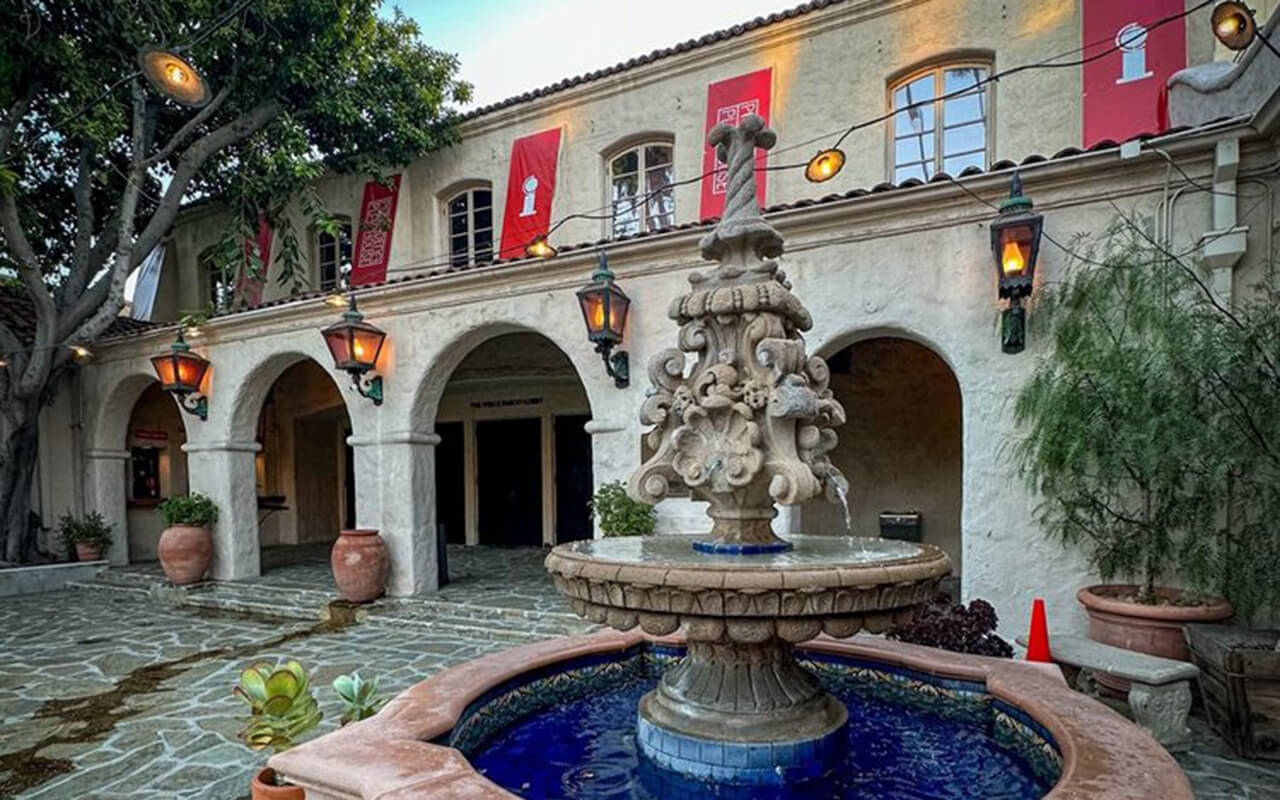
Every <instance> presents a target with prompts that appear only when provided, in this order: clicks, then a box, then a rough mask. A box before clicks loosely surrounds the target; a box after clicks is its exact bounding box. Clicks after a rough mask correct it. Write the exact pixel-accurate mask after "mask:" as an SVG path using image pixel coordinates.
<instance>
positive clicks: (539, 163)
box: [498, 128, 560, 258]
mask: <svg viewBox="0 0 1280 800" xmlns="http://www.w3.org/2000/svg"><path fill="white" fill-rule="evenodd" d="M559 158H560V129H559V128H551V129H549V130H545V131H539V132H538V133H532V134H530V135H528V136H521V137H520V138H519V139H516V140H515V142H513V143H512V145H511V168H510V169H509V170H508V172H507V205H506V208H505V209H504V210H503V212H502V246H501V247H500V248H499V250H498V257H499V258H519V257H521V256H523V255H524V248H525V245H527V244H529V242H531V241H533V239H534V237H536V236H539V235H542V234H545V233H546V232H547V228H548V226H549V225H550V224H551V203H552V201H553V200H555V196H556V162H557V161H558V160H559Z"/></svg>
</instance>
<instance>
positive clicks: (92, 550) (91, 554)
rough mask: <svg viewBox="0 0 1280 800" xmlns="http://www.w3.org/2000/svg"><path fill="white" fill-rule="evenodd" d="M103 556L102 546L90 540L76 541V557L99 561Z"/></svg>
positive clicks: (80, 559) (83, 559)
mask: <svg viewBox="0 0 1280 800" xmlns="http://www.w3.org/2000/svg"><path fill="white" fill-rule="evenodd" d="M101 558H102V548H101V547H98V546H97V545H96V544H89V543H88V542H76V559H77V560H79V561H98V560H100V559H101Z"/></svg>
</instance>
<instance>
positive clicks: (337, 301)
mask: <svg viewBox="0 0 1280 800" xmlns="http://www.w3.org/2000/svg"><path fill="white" fill-rule="evenodd" d="M324 301H325V302H326V303H328V304H329V305H331V306H333V307H334V308H346V306H347V298H346V296H345V295H343V294H341V293H335V294H331V295H329V296H328V297H326V298H325V299H324Z"/></svg>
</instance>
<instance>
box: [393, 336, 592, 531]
mask: <svg viewBox="0 0 1280 800" xmlns="http://www.w3.org/2000/svg"><path fill="white" fill-rule="evenodd" d="M416 388H417V392H416V395H415V397H414V401H413V404H412V407H413V412H412V413H413V417H412V422H411V425H412V429H413V430H414V431H416V432H418V433H431V434H433V435H434V436H433V438H434V439H435V440H436V442H437V443H436V445H435V447H434V453H433V455H434V458H435V470H434V478H433V480H434V483H435V490H436V496H437V497H438V498H439V502H438V503H437V505H436V508H435V513H434V515H433V521H434V524H435V525H436V526H437V527H436V530H437V531H438V532H442V533H443V535H444V537H445V539H446V540H447V541H450V542H452V543H454V544H462V543H466V544H501V545H509V546H511V545H516V546H521V545H523V546H537V545H543V544H554V543H558V542H560V541H566V540H569V539H576V538H586V537H589V536H590V535H591V531H592V528H591V524H590V520H589V519H588V517H587V516H586V514H585V508H586V503H587V502H588V500H589V499H590V496H591V493H592V491H593V489H594V464H593V457H592V453H593V448H592V442H591V437H590V435H589V434H588V433H587V429H586V428H587V422H588V421H589V419H590V417H591V409H592V400H591V397H590V390H589V386H588V383H587V381H585V380H584V379H583V374H582V371H581V369H580V368H579V366H578V365H577V364H575V363H574V360H573V358H572V357H571V356H570V352H569V350H568V348H566V347H565V346H564V344H563V343H562V342H558V341H556V337H554V336H552V335H548V334H547V333H545V332H543V331H541V330H537V329H536V328H533V327H530V326H528V325H523V324H518V323H512V322H506V321H497V322H489V323H486V324H483V325H479V326H475V327H473V328H470V329H468V330H466V331H463V332H461V333H460V334H458V335H457V336H456V337H455V338H454V339H452V340H451V341H449V342H448V343H446V344H445V346H444V347H443V348H442V349H441V350H440V352H439V355H438V356H437V357H436V358H435V359H434V361H433V362H432V363H431V365H430V366H429V368H428V369H427V371H426V373H425V375H424V376H423V379H422V380H421V382H420V384H419V385H418V386H417V387H416ZM499 452H501V455H499ZM495 465H499V466H495Z"/></svg>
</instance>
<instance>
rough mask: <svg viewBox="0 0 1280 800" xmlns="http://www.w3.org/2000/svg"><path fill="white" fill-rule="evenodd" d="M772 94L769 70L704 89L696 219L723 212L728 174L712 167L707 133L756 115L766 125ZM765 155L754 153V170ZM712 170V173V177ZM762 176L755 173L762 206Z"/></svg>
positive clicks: (713, 159)
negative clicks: (701, 148)
mask: <svg viewBox="0 0 1280 800" xmlns="http://www.w3.org/2000/svg"><path fill="white" fill-rule="evenodd" d="M772 94H773V67H766V68H765V69H762V70H757V71H755V72H748V73H747V74H746V75H739V76H738V77H736V78H728V79H726V80H723V81H716V82H715V83H712V84H710V85H708V86H707V125H706V129H705V130H704V131H703V132H702V141H703V142H704V145H703V147H704V150H703V154H702V175H703V178H702V205H701V206H700V207H699V211H698V213H699V216H700V217H701V218H702V219H707V218H709V217H718V216H720V214H721V213H722V212H723V211H724V192H725V185H726V184H727V183H728V179H729V173H728V172H727V171H725V170H723V169H719V170H717V169H716V167H718V166H721V165H720V164H717V163H716V149H715V148H714V147H712V146H711V145H708V144H705V142H706V140H707V135H708V134H710V133H711V129H712V128H714V127H715V126H717V125H719V124H721V123H723V124H726V125H737V124H738V121H739V120H740V119H742V118H743V117H745V116H747V115H748V114H758V115H759V116H761V117H763V118H764V121H765V123H766V124H767V123H768V122H769V99H770V96H771V95H772ZM767 158H768V154H767V153H766V152H765V151H764V150H757V151H756V169H763V168H764V166H765V162H766V159H767ZM712 170H716V171H715V172H714V173H712V174H708V173H711V172H712ZM766 175H768V173H766V172H758V173H756V183H757V185H758V186H759V187H760V203H761V205H763V204H764V202H765V199H764V198H765V186H766V184H767V181H766V179H765V176H766Z"/></svg>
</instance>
